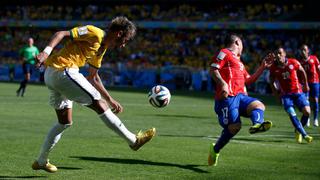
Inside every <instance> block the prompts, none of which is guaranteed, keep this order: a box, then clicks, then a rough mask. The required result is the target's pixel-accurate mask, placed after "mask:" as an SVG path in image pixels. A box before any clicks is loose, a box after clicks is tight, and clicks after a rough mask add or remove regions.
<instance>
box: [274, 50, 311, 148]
mask: <svg viewBox="0 0 320 180" xmlns="http://www.w3.org/2000/svg"><path fill="white" fill-rule="evenodd" d="M298 74H299V77H301V78H300V79H299V78H298ZM276 81H277V82H278V85H279V87H277V86H276ZM270 84H271V89H272V91H273V92H274V94H275V95H276V96H279V95H280V97H281V101H282V104H283V106H284V109H285V111H286V112H287V113H288V115H289V117H290V120H291V122H292V124H293V126H294V127H295V130H296V140H297V142H298V143H301V142H302V137H303V138H304V139H305V140H306V141H307V142H308V143H310V142H311V141H312V139H313V138H312V137H311V136H309V135H308V134H307V133H306V131H305V130H304V128H303V127H304V126H305V125H306V123H307V121H308V118H309V115H310V106H309V101H308V100H307V98H306V96H305V94H304V93H303V92H308V91H309V86H308V83H307V75H306V72H305V71H304V70H303V67H302V66H301V64H300V63H299V62H298V60H296V59H293V58H287V57H286V52H285V50H284V49H283V48H282V47H279V48H278V49H277V50H275V62H274V64H273V65H272V66H271V67H270ZM301 84H303V87H302V86H301ZM294 105H296V106H297V107H298V108H299V110H300V111H301V112H302V113H303V115H302V117H301V122H300V121H299V119H298V118H297V114H296V112H295V110H294Z"/></svg>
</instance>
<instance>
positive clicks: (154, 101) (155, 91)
mask: <svg viewBox="0 0 320 180" xmlns="http://www.w3.org/2000/svg"><path fill="white" fill-rule="evenodd" d="M148 99H149V103H150V104H151V105H152V106H153V107H157V108H162V107H165V106H167V105H168V104H169V103H170V99H171V94H170V91H169V89H168V88H166V87H164V86H162V85H156V86H154V87H152V89H151V90H150V91H149V94H148Z"/></svg>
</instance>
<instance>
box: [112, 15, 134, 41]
mask: <svg viewBox="0 0 320 180" xmlns="http://www.w3.org/2000/svg"><path fill="white" fill-rule="evenodd" d="M108 30H109V31H123V36H126V37H128V38H129V39H130V40H131V39H133V38H134V36H135V35H136V31H137V28H136V25H135V24H134V23H133V22H131V21H130V20H128V18H126V17H124V16H118V17H115V18H114V19H112V21H111V23H110V24H109V26H108Z"/></svg>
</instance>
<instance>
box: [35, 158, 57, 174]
mask: <svg viewBox="0 0 320 180" xmlns="http://www.w3.org/2000/svg"><path fill="white" fill-rule="evenodd" d="M31 167H32V169H33V170H40V169H42V170H45V171H47V172H49V173H54V172H57V171H58V169H57V167H56V166H55V165H53V164H50V163H49V160H48V161H47V163H46V164H45V165H40V164H39V163H38V161H34V163H33V164H32V166H31Z"/></svg>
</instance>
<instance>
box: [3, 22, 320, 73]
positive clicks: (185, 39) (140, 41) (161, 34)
mask: <svg viewBox="0 0 320 180" xmlns="http://www.w3.org/2000/svg"><path fill="white" fill-rule="evenodd" d="M139 31H140V32H139ZM139 31H138V34H137V37H136V39H135V40H134V41H133V42H131V43H130V44H129V45H128V46H129V48H127V49H123V50H119V51H121V53H117V51H116V52H112V53H109V54H108V55H107V56H106V59H107V61H105V63H110V62H111V63H112V62H114V61H116V60H117V61H118V60H120V61H122V62H124V63H133V64H136V65H141V64H144V65H149V66H148V67H150V66H157V65H187V66H190V67H193V68H195V69H197V68H202V66H203V64H204V63H205V64H206V65H209V63H210V59H211V57H212V56H213V54H214V53H215V52H216V51H217V50H218V49H219V48H221V46H222V45H223V37H224V34H226V33H227V31H218V30H180V31H176V30H163V29H140V30H139ZM53 33H54V30H48V29H35V28H33V29H29V28H22V29H21V28H19V29H16V28H7V29H0V38H1V39H0V40H1V41H0V46H1V50H0V56H1V57H2V60H1V63H5V62H8V61H10V62H11V61H13V62H17V60H18V49H19V48H20V47H22V46H23V43H24V41H22V40H23V39H27V38H28V37H29V36H31V37H32V36H34V35H35V36H36V37H34V38H35V44H36V45H37V46H38V47H39V48H40V49H42V48H44V46H45V43H46V42H43V41H37V39H48V40H49V38H50V36H51V35H52V34H53ZM238 33H239V34H242V35H243V41H244V47H246V49H245V52H244V54H243V57H242V59H243V61H244V62H245V63H246V64H248V67H247V68H248V69H249V70H252V69H254V68H255V67H256V66H257V65H258V64H259V62H260V60H261V58H262V56H264V55H265V54H266V52H267V51H268V50H270V49H272V48H274V47H276V46H278V45H281V44H282V45H284V47H285V48H286V51H287V52H288V54H289V56H291V57H292V56H295V57H296V56H297V55H298V54H297V49H298V48H299V46H300V45H301V44H302V43H306V44H309V45H310V49H311V50H313V52H312V53H315V54H320V52H319V50H320V45H319V43H317V42H316V41H317V39H319V38H320V33H319V32H315V31H306V32H304V33H301V31H266V30H261V31H239V32H238Z"/></svg>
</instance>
